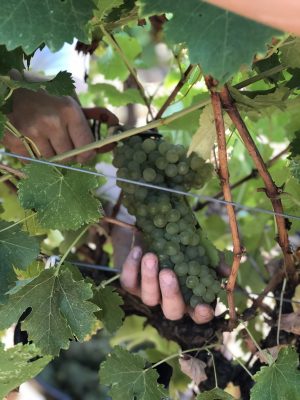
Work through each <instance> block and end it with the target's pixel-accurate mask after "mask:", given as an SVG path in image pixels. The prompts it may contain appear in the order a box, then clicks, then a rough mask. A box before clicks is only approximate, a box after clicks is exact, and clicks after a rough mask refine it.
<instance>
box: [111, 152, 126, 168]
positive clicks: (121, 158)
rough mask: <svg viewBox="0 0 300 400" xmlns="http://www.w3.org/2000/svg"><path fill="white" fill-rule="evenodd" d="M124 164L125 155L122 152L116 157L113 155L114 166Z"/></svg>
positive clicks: (119, 166) (117, 166) (118, 166)
mask: <svg viewBox="0 0 300 400" xmlns="http://www.w3.org/2000/svg"><path fill="white" fill-rule="evenodd" d="M124 164H126V157H125V156H124V155H122V154H119V155H118V156H117V157H114V160H113V166H114V167H116V168H121V167H123V165H124Z"/></svg>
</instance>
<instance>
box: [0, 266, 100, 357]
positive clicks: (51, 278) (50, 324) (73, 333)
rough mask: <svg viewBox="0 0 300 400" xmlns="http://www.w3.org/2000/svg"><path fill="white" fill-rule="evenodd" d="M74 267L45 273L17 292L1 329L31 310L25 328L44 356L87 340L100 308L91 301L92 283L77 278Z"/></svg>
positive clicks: (2, 314)
mask: <svg viewBox="0 0 300 400" xmlns="http://www.w3.org/2000/svg"><path fill="white" fill-rule="evenodd" d="M71 268H75V267H73V266H70V265H68V264H66V265H64V266H62V267H61V268H60V269H57V268H52V269H47V270H44V271H43V272H42V273H41V274H40V275H39V276H38V277H36V278H35V279H32V280H30V281H29V282H28V283H27V284H25V285H22V286H20V287H19V288H18V287H17V288H16V289H15V290H13V291H12V294H11V295H10V297H9V301H8V303H7V304H5V305H4V306H2V307H1V308H0V329H5V328H8V327H9V326H10V325H11V324H13V323H14V322H17V321H18V319H19V318H20V316H21V315H22V313H23V312H24V311H25V310H26V309H27V308H29V307H30V308H31V312H30V314H29V316H28V317H27V318H26V319H25V321H24V322H23V324H22V326H23V328H24V329H25V330H26V331H27V332H28V334H29V339H30V340H33V342H34V343H35V345H36V346H37V347H39V348H40V350H41V352H42V353H43V354H52V355H58V353H59V350H60V349H67V348H68V347H69V343H70V342H69V340H70V339H72V338H73V337H75V338H76V339H77V340H79V341H83V340H84V338H85V336H86V335H88V334H90V333H91V332H92V330H93V327H94V325H95V323H96V318H95V316H94V312H96V311H98V307H97V306H96V305H95V304H92V303H91V302H90V301H88V300H89V299H91V298H92V296H93V292H92V289H91V284H89V283H86V282H84V280H80V281H79V280H77V276H76V279H74V277H73V273H72V272H71ZM75 271H77V270H76V269H75Z"/></svg>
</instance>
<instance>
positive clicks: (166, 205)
mask: <svg viewBox="0 0 300 400" xmlns="http://www.w3.org/2000/svg"><path fill="white" fill-rule="evenodd" d="M159 209H160V212H161V213H163V214H164V215H165V214H168V212H169V211H170V210H171V209H172V205H171V203H162V204H160V208H159Z"/></svg>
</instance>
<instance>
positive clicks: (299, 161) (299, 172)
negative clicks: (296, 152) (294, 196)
mask: <svg viewBox="0 0 300 400" xmlns="http://www.w3.org/2000/svg"><path fill="white" fill-rule="evenodd" d="M289 168H290V171H291V174H292V175H293V177H294V178H296V179H297V180H298V182H300V156H297V157H295V158H292V159H291V161H290V163H289Z"/></svg>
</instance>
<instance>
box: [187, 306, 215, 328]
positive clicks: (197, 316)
mask: <svg viewBox="0 0 300 400" xmlns="http://www.w3.org/2000/svg"><path fill="white" fill-rule="evenodd" d="M189 314H190V317H191V318H192V319H193V321H194V322H196V324H207V323H208V322H210V321H211V320H212V319H213V318H214V316H215V313H214V310H213V308H212V307H211V306H210V305H208V304H198V305H197V306H196V307H195V308H194V309H191V308H190V309H189Z"/></svg>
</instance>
